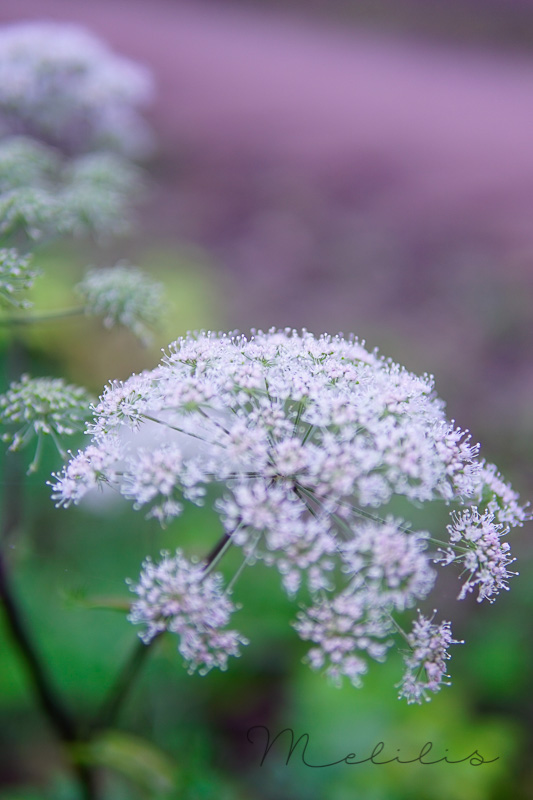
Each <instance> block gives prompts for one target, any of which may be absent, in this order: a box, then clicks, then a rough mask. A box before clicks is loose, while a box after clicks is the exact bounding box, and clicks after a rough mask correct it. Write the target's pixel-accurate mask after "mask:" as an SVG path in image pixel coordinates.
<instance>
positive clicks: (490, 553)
mask: <svg viewBox="0 0 533 800" xmlns="http://www.w3.org/2000/svg"><path fill="white" fill-rule="evenodd" d="M448 533H449V535H450V547H449V548H448V549H447V550H443V551H442V555H441V556H439V557H438V558H437V559H436V561H437V562H439V561H440V562H442V563H444V564H451V563H461V564H462V565H463V566H464V571H465V572H467V573H468V578H467V580H466V581H465V583H464V584H463V586H462V589H461V592H460V594H459V599H460V600H462V599H463V598H464V597H465V596H466V595H467V594H468V593H469V592H472V591H473V590H474V588H476V587H477V588H478V598H477V599H478V603H480V602H481V601H482V600H485V599H486V598H488V600H489V601H490V602H491V603H492V602H493V601H494V600H495V595H497V594H498V592H499V591H500V590H501V589H505V590H508V589H509V586H508V584H507V581H508V579H509V578H510V577H512V576H513V575H516V573H515V572H509V570H508V569H507V568H508V566H509V564H512V563H513V562H514V561H515V559H514V558H511V557H510V550H511V548H510V545H509V543H508V542H502V541H501V538H502V536H505V534H506V533H509V528H508V527H506V526H504V525H501V524H497V523H495V521H494V514H493V513H491V512H490V511H489V510H488V509H487V510H486V511H485V512H484V513H483V514H480V513H479V511H478V510H477V508H468V509H466V510H465V511H462V512H461V513H458V514H455V515H454V516H453V523H452V524H451V525H448Z"/></svg>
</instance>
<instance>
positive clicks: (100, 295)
mask: <svg viewBox="0 0 533 800" xmlns="http://www.w3.org/2000/svg"><path fill="white" fill-rule="evenodd" d="M76 289H77V292H78V294H79V295H80V296H81V298H82V300H83V303H84V307H85V313H86V314H88V315H90V316H99V317H103V321H104V325H105V326H106V328H111V327H112V326H113V325H124V326H125V327H126V328H130V330H132V331H133V333H134V334H135V335H136V336H138V337H139V339H141V341H143V342H147V341H149V339H150V331H149V328H148V325H154V324H155V323H156V322H157V321H158V319H159V318H160V315H161V311H162V309H163V306H164V302H163V286H162V285H161V284H160V283H156V282H155V281H152V280H150V278H148V276H147V275H145V274H144V273H143V272H142V271H141V270H140V269H137V268H136V267H130V266H128V265H126V264H117V265H116V266H115V267H111V268H108V269H94V270H91V271H90V272H88V273H87V274H86V275H85V278H84V279H83V281H82V282H81V283H80V284H78V286H77V287H76Z"/></svg>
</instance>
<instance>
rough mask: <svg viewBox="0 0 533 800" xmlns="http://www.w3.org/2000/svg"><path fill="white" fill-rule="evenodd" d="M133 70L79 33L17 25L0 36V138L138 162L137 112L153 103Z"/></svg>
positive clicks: (58, 26) (63, 27)
mask: <svg viewBox="0 0 533 800" xmlns="http://www.w3.org/2000/svg"><path fill="white" fill-rule="evenodd" d="M152 92H153V88H152V79H151V76H150V74H149V73H148V71H147V70H146V69H145V68H144V67H142V66H140V65H139V64H136V63H134V62H133V61H130V60H129V59H127V58H124V57H122V56H117V55H115V54H114V53H112V52H111V51H110V50H109V49H108V47H107V46H106V45H105V44H104V43H103V42H102V41H100V40H99V39H98V38H97V37H96V36H94V35H93V34H92V33H90V32H89V31H88V30H85V29H84V28H82V27H81V26H78V25H74V24H72V23H58V22H51V21H47V22H44V21H43V22H20V23H16V24H11V25H5V26H3V27H2V28H0V133H1V134H2V135H4V136H6V135H10V134H18V133H23V134H26V135H28V136H33V137H35V138H37V139H40V140H42V141H44V142H48V143H49V144H53V145H55V146H58V147H60V148H62V149H63V150H65V151H66V152H68V153H69V154H75V153H81V152H87V151H89V150H96V149H100V150H101V149H114V150H117V151H120V152H125V153H126V154H127V155H128V156H137V155H139V154H141V155H142V154H144V153H146V151H147V148H149V146H150V140H151V137H150V134H149V132H148V129H147V127H146V124H145V123H144V121H143V120H142V118H141V116H140V115H139V111H138V110H139V109H140V108H141V107H142V106H144V105H145V104H146V103H147V102H148V101H149V100H150V99H151V96H152Z"/></svg>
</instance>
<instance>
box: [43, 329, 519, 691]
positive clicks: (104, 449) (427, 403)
mask: <svg viewBox="0 0 533 800" xmlns="http://www.w3.org/2000/svg"><path fill="white" fill-rule="evenodd" d="M88 432H89V433H90V434H92V442H91V445H90V447H89V448H87V449H86V450H85V451H83V452H80V453H78V455H77V456H74V457H73V458H72V459H71V461H70V462H69V463H68V464H67V465H66V467H65V468H64V470H63V472H62V473H60V474H57V475H56V476H55V484H54V492H53V497H54V499H55V501H56V502H57V504H58V505H63V506H68V505H69V504H71V503H77V502H78V501H79V500H80V499H81V497H83V495H84V494H86V492H87V491H89V490H91V489H93V488H94V487H95V486H96V485H102V484H108V485H111V486H113V487H114V488H115V489H117V490H118V492H119V493H121V494H122V495H123V496H124V497H126V498H128V499H129V500H131V501H133V503H134V506H135V507H136V508H143V509H144V510H145V511H146V513H147V516H149V517H155V518H156V519H158V520H159V521H160V522H161V523H162V524H166V523H169V522H170V521H171V520H172V519H173V518H174V517H176V516H177V515H179V514H180V513H181V511H182V508H183V506H184V504H185V503H186V502H194V503H198V504H200V503H202V502H204V499H205V496H206V490H207V487H209V486H211V485H212V486H213V487H214V491H211V492H210V495H209V496H211V497H214V498H215V499H214V508H215V509H216V510H217V511H218V513H219V515H220V518H221V521H222V525H223V527H224V531H225V536H226V538H227V540H228V541H229V543H230V544H233V545H235V546H237V547H239V548H242V550H243V553H244V563H245V564H250V563H252V562H253V561H254V560H256V559H260V560H263V561H264V562H265V563H266V564H269V565H272V566H274V567H275V568H277V569H278V571H279V573H280V575H281V579H282V583H283V586H284V588H285V590H286V592H287V593H288V595H289V596H290V597H291V598H292V597H294V596H296V595H297V594H298V593H299V595H300V596H304V597H305V596H306V595H307V598H310V603H309V600H307V601H306V603H307V605H308V606H309V607H308V609H307V610H302V612H301V614H300V615H299V617H298V620H297V622H296V628H297V630H298V631H299V633H300V635H301V636H302V637H303V638H305V639H309V640H311V641H312V642H313V643H314V647H313V649H312V650H311V652H310V654H309V661H310V663H311V665H312V666H314V667H316V668H324V669H325V670H326V671H327V673H328V674H329V675H330V676H332V677H333V678H335V679H339V678H340V677H342V676H343V675H345V676H347V677H348V678H349V679H350V680H352V682H354V683H358V682H359V679H360V676H361V675H362V674H363V673H364V671H365V669H366V658H365V657H366V656H370V657H372V658H378V659H381V658H383V657H384V655H385V652H386V650H387V648H388V646H389V642H390V637H391V636H392V635H393V634H396V633H397V631H398V628H397V623H396V621H395V618H394V616H395V614H397V613H403V612H405V610H406V609H410V608H412V607H413V606H415V605H416V603H417V602H419V601H420V600H421V599H424V598H425V597H427V595H428V594H429V592H430V590H431V589H432V587H433V584H434V579H435V570H434V563H435V559H436V556H438V551H437V549H436V548H434V549H433V551H430V546H432V545H433V544H437V545H438V544H440V545H441V546H442V547H444V548H448V550H447V551H446V552H447V553H448V552H453V553H455V554H456V555H457V556H460V557H461V558H462V557H463V555H464V553H465V549H464V548H465V541H464V540H465V530H466V527H468V530H469V531H471V528H472V526H473V527H474V528H475V527H476V525H478V520H479V519H483V520H484V523H483V524H484V525H488V524H489V522H488V517H487V516H485V515H486V512H487V513H488V514H489V515H490V514H494V518H495V522H496V524H497V525H500V524H505V525H507V526H509V527H512V526H516V525H522V524H523V522H524V521H525V519H526V518H527V517H528V515H527V513H526V511H525V510H524V508H523V507H522V506H520V505H519V502H518V496H517V494H516V493H515V492H514V491H513V490H512V489H511V487H510V486H508V485H507V484H506V483H505V482H504V481H503V479H502V478H501V476H499V474H498V473H497V471H496V469H495V468H493V467H492V466H491V465H487V464H485V463H484V462H483V461H480V460H479V459H478V447H477V446H473V445H472V444H471V442H470V440H469V437H468V436H467V435H466V434H465V433H464V432H463V431H461V430H460V429H459V428H456V427H455V426H454V424H453V423H450V422H448V420H447V419H446V416H445V414H444V404H443V403H442V401H441V400H440V399H439V398H438V397H437V396H436V394H435V391H434V385H433V380H432V378H431V377H430V376H428V375H424V376H422V377H418V376H416V375H413V374H412V373H410V372H408V371H407V370H405V369H403V368H402V367H400V366H398V365H397V364H394V363H393V362H391V361H389V360H387V359H384V358H381V357H379V356H378V355H377V354H376V353H375V352H369V351H368V350H366V349H365V347H364V346H363V345H362V344H361V343H360V342H358V341H357V340H356V339H355V338H353V337H348V338H345V337H343V336H341V335H339V336H335V337H332V336H329V335H323V336H321V337H315V336H313V335H312V334H311V333H308V332H306V331H303V332H302V333H298V332H296V331H291V330H289V329H286V330H282V331H277V330H274V329H272V330H271V331H269V332H267V333H263V332H261V331H258V332H254V333H253V335H252V336H251V337H250V338H246V337H245V336H241V335H237V334H234V335H232V334H230V335H226V334H213V333H200V334H196V335H188V336H186V337H185V338H183V339H180V340H178V341H177V342H175V343H174V344H172V345H171V346H170V349H169V353H168V355H166V356H165V357H164V359H163V361H162V363H161V364H160V365H159V366H158V367H157V368H156V369H154V370H152V371H151V372H145V373H142V374H141V375H133V376H131V378H129V379H128V380H127V381H125V382H114V383H112V384H110V385H109V386H108V387H107V388H106V390H105V391H104V394H103V395H102V397H101V398H100V402H99V403H98V405H97V406H96V407H95V410H94V423H93V424H92V425H90V426H89V431H88ZM438 500H440V501H441V502H443V503H446V504H448V505H451V507H452V510H455V512H456V516H455V517H454V520H455V521H454V525H455V526H456V527H455V528H454V527H453V526H451V528H450V529H448V539H447V540H446V532H445V531H442V532H441V534H440V535H437V536H435V535H434V534H433V535H432V536H430V535H429V533H427V532H425V531H423V530H422V531H421V530H417V525H416V515H417V508H418V507H419V506H420V504H422V503H424V502H426V501H438ZM399 508H401V509H402V516H405V513H406V509H407V510H408V509H409V508H412V509H413V518H412V519H411V520H406V521H404V519H400V518H399V516H398V514H397V512H398V509H399ZM461 513H463V516H459V517H458V516H457V514H461ZM458 520H462V522H461V523H460V525H462V526H463V528H465V530H463V529H461V531H459V529H458V528H457V521H458ZM467 523H468V525H467ZM490 524H492V522H491V523H490ZM497 533H498V535H499V534H500V533H501V531H500V529H498V530H497ZM459 534H460V535H459ZM468 537H469V538H468V545H467V546H468V548H469V560H468V562H465V563H467V569H468V570H469V571H470V576H469V586H473V585H479V586H480V589H481V593H482V595H483V597H484V596H489V595H490V594H493V593H494V592H495V591H496V590H497V589H498V588H502V587H503V586H505V579H506V577H509V575H510V574H511V573H508V572H507V571H506V568H507V565H508V564H509V563H510V561H509V560H506V559H507V556H505V558H504V559H499V560H498V557H497V555H495V554H494V552H493V550H491V549H490V548H491V547H493V543H491V542H488V539H487V535H486V534H485V533H483V535H481V536H479V537H476V536H475V535H474V533H473V532H470V533H469V535H468ZM505 553H507V551H506V550H505ZM476 559H477V560H476ZM447 561H449V563H456V558H455V557H454V558H451V557H450V558H449V559H448V557H447ZM489 573H490V574H491V576H492V577H487V576H488V574H489ZM428 663H429V662H428ZM413 674H414V673H413ZM413 680H415V678H413ZM433 685H434V683H431V682H430V684H427V685H426V684H425V683H424V684H423V691H424V692H427V691H428V690H429V691H431V687H432V686H433ZM412 691H413V692H414V691H415V689H414V688H413V690H412ZM421 691H422V689H421Z"/></svg>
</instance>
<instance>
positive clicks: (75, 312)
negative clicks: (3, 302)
mask: <svg viewBox="0 0 533 800" xmlns="http://www.w3.org/2000/svg"><path fill="white" fill-rule="evenodd" d="M84 313H85V309H84V308H83V306H78V307H76V308H65V309H64V310H63V311H43V312H42V313H41V314H26V315H22V314H20V315H19V314H10V315H8V316H4V317H0V325H2V326H11V325H15V326H19V325H34V324H38V323H40V322H53V321H54V320H56V319H64V318H65V317H78V316H80V315H81V314H84Z"/></svg>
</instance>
